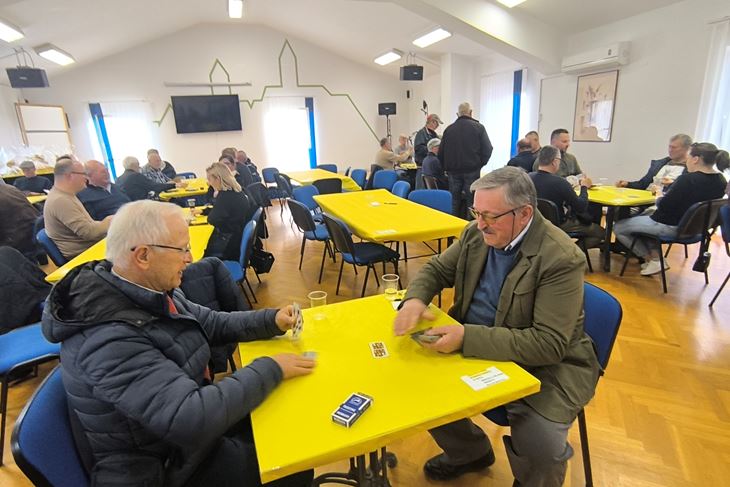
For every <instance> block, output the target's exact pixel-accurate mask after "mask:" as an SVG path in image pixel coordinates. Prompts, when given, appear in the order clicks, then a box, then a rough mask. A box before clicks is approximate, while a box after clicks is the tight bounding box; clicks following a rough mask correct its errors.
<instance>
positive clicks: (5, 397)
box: [0, 371, 10, 466]
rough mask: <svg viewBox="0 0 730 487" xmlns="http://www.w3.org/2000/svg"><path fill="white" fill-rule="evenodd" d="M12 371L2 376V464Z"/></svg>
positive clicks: (0, 437) (0, 439) (0, 455)
mask: <svg viewBox="0 0 730 487" xmlns="http://www.w3.org/2000/svg"><path fill="white" fill-rule="evenodd" d="M9 372H10V371H8V373H6V374H5V375H4V376H3V378H2V391H1V392H0V414H2V416H3V417H2V422H1V423H0V466H2V465H3V455H4V454H5V419H6V416H7V415H8V387H9V384H8V381H9V380H10V373H9Z"/></svg>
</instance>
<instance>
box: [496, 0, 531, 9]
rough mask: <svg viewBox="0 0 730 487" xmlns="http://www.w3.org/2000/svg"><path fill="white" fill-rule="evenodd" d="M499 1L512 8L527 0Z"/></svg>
mask: <svg viewBox="0 0 730 487" xmlns="http://www.w3.org/2000/svg"><path fill="white" fill-rule="evenodd" d="M497 1H498V2H499V3H501V4H502V5H504V6H505V7H509V8H512V7H514V6H516V5H519V4H521V3H522V2H524V1H525V0H497Z"/></svg>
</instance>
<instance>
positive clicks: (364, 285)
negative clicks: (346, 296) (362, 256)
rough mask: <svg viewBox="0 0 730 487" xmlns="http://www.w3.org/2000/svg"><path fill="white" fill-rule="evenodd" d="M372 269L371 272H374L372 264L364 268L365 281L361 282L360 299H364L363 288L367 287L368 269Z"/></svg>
mask: <svg viewBox="0 0 730 487" xmlns="http://www.w3.org/2000/svg"><path fill="white" fill-rule="evenodd" d="M371 266H372V267H373V272H375V267H374V266H373V265H372V264H368V265H367V267H366V268H365V269H366V270H365V280H364V281H362V293H360V297H361V298H363V297H365V287H366V286H367V285H368V277H370V267H371Z"/></svg>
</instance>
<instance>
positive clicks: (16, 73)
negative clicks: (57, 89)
mask: <svg viewBox="0 0 730 487" xmlns="http://www.w3.org/2000/svg"><path fill="white" fill-rule="evenodd" d="M6 71H7V72H8V79H9V80H10V86H12V87H13V88H48V76H46V71H45V70H44V69H40V68H28V67H18V68H7V69H6Z"/></svg>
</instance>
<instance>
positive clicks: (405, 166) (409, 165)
mask: <svg viewBox="0 0 730 487" xmlns="http://www.w3.org/2000/svg"><path fill="white" fill-rule="evenodd" d="M398 167H400V168H401V169H406V170H411V171H415V170H416V169H418V164H416V163H415V162H401V163H400V164H398Z"/></svg>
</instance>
